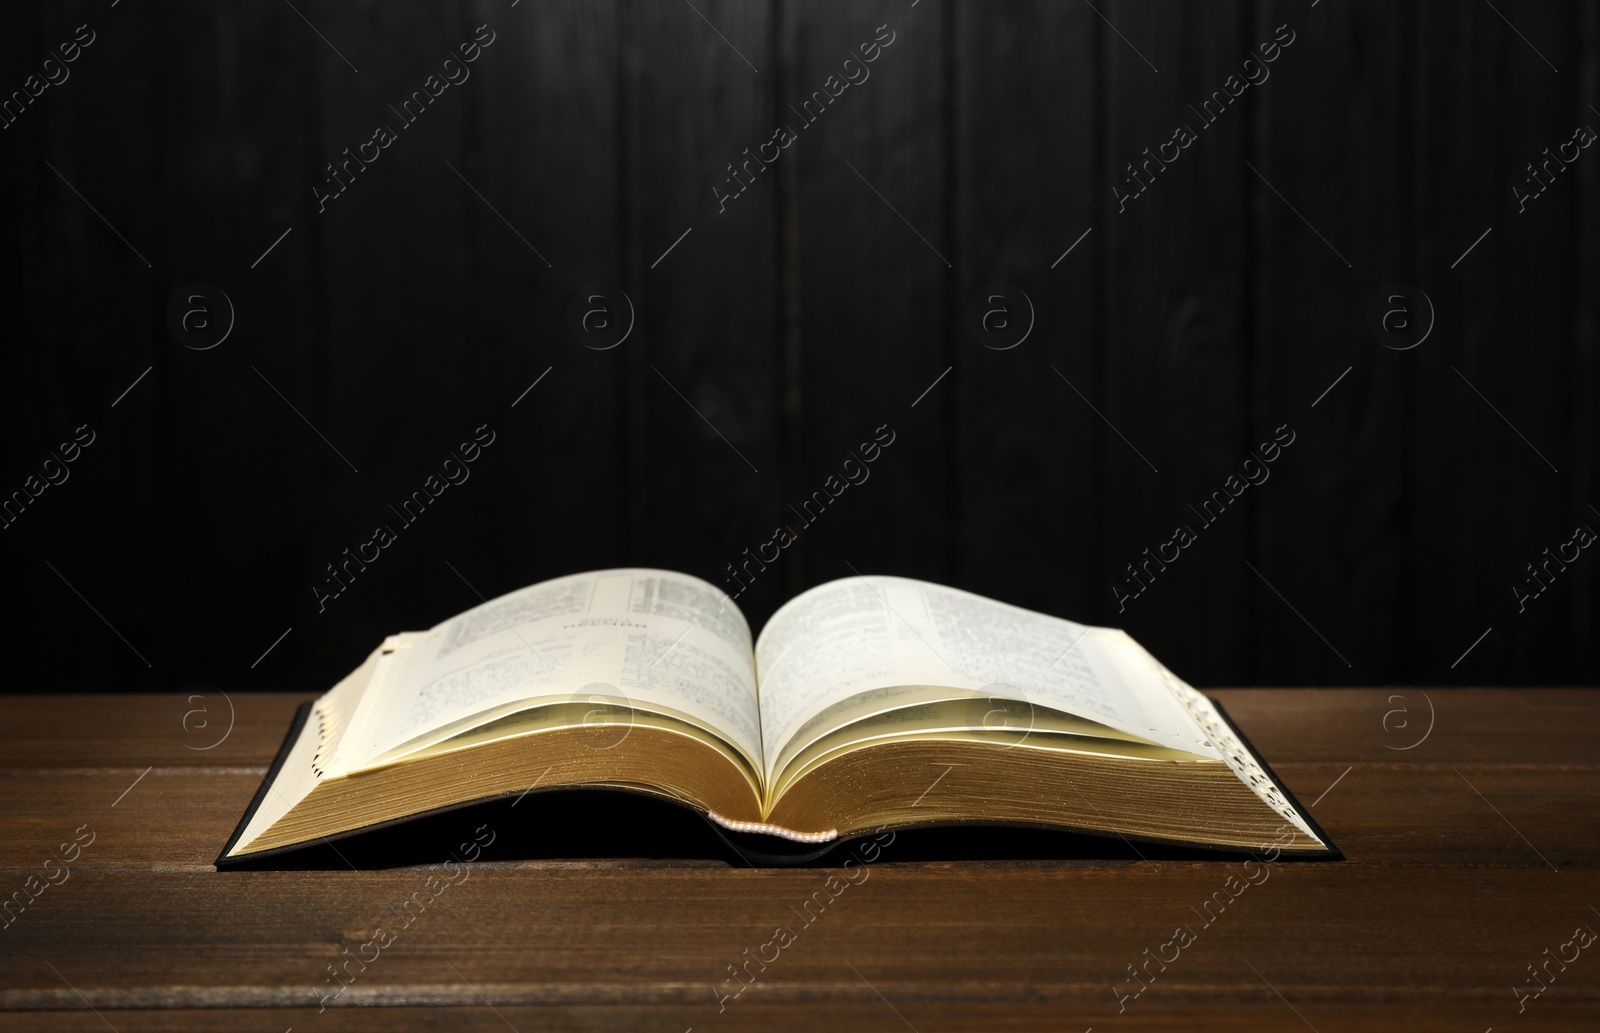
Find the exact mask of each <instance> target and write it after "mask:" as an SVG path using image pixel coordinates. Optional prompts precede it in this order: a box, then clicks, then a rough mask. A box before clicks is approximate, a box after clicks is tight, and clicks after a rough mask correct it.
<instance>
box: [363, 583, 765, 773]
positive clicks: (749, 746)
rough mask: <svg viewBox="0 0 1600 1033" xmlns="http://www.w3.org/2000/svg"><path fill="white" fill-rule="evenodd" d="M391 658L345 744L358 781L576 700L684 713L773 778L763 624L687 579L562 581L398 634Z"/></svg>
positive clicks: (366, 697)
mask: <svg viewBox="0 0 1600 1033" xmlns="http://www.w3.org/2000/svg"><path fill="white" fill-rule="evenodd" d="M391 647H392V650H393V651H392V652H390V653H388V654H387V656H386V657H385V660H386V661H387V662H386V663H384V664H381V665H380V667H379V674H378V676H377V677H376V678H375V679H374V683H375V684H374V690H373V691H369V692H367V693H365V694H364V695H363V698H362V700H361V703H360V705H359V706H358V708H357V710H356V713H355V714H354V715H353V716H352V718H351V720H350V727H349V728H348V729H347V730H346V732H345V734H344V735H343V736H341V739H340V743H339V750H338V756H337V763H338V764H339V765H340V767H341V768H343V769H344V770H350V769H352V768H355V767H359V766H360V765H361V764H363V763H366V762H368V761H371V760H373V759H374V758H377V757H379V756H380V755H382V754H384V753H385V752H386V751H389V750H392V749H393V748H395V747H396V746H399V745H401V744H404V743H407V742H411V741H413V740H417V739H419V738H422V737H426V736H427V735H429V734H430V733H439V732H440V731H441V730H446V729H448V726H451V725H452V724H455V723H457V722H460V721H462V720H464V719H472V718H474V717H475V716H476V715H480V714H483V715H488V714H489V713H490V712H492V711H495V710H497V708H499V709H504V708H507V707H516V706H519V705H522V704H525V703H530V702H535V701H543V702H549V701H552V700H554V701H560V700H571V699H581V700H584V701H587V700H590V699H601V700H615V699H620V700H623V701H626V702H627V703H628V704H630V705H632V706H636V707H639V708H643V709H649V708H651V707H652V706H655V707H660V708H664V709H666V710H668V711H670V712H672V713H674V714H680V715H683V716H684V717H686V718H687V719H689V720H690V721H691V722H693V723H696V724H699V725H701V726H703V727H705V728H707V729H708V730H710V731H712V732H713V733H714V734H716V735H719V736H721V737H722V738H724V739H726V740H727V741H728V743H729V744H730V745H732V746H734V747H735V748H736V749H738V750H739V751H740V752H741V753H742V754H744V755H745V756H746V758H747V759H748V760H749V761H750V762H751V764H752V766H754V767H755V768H756V770H758V771H759V770H761V762H762V754H761V731H760V725H759V717H758V712H757V706H756V687H755V672H754V670H753V668H752V664H751V647H750V629H749V626H748V625H747V624H746V623H745V620H744V616H743V614H741V613H740V612H739V610H738V608H737V607H736V606H734V604H733V602H732V600H730V599H729V598H728V597H727V595H726V593H724V592H722V591H721V590H720V589H718V588H716V587H714V586H713V585H711V584H709V583H707V582H705V581H701V580H700V579H699V578H694V577H690V576H689V575H687V574H676V573H673V572H671V571H665V570H646V569H625V570H605V571H596V572H593V573H588V574H575V575H572V576H570V577H564V578H558V579H556V580H554V581H546V582H542V583H540V584H537V585H532V586H530V587H528V588H524V589H520V590H518V591H515V592H511V593H508V594H506V595H503V596H500V597H499V598H497V599H491V600H489V601H487V602H485V603H483V604H482V605H480V606H477V607H474V608H473V609H471V610H468V611H467V612H465V613H462V614H460V615H458V616H456V617H452V618H450V619H449V620H447V621H445V622H443V623H442V624H439V625H437V626H436V627H434V628H432V629H430V630H428V631H425V632H410V633H407V634H404V635H398V636H392V637H391V639H390V640H389V641H388V642H387V643H386V644H385V648H386V649H389V648H391Z"/></svg>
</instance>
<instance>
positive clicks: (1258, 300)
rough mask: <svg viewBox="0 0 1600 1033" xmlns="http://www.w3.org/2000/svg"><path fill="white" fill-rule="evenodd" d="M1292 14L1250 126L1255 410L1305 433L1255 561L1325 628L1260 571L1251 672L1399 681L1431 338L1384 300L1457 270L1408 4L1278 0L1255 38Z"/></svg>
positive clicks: (1261, 417) (1264, 512) (1290, 455)
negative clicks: (1378, 314)
mask: <svg viewBox="0 0 1600 1033" xmlns="http://www.w3.org/2000/svg"><path fill="white" fill-rule="evenodd" d="M1281 25H1287V26H1289V28H1290V30H1291V31H1293V32H1294V33H1295V42H1294V43H1293V44H1292V45H1291V46H1290V47H1289V48H1286V49H1285V50H1283V52H1282V53H1281V54H1280V56H1279V57H1278V59H1277V60H1276V61H1275V62H1273V63H1272V64H1271V65H1270V66H1269V67H1270V70H1271V72H1272V75H1271V78H1270V79H1269V80H1268V81H1267V82H1266V83H1265V84H1264V86H1263V88H1262V90H1261V97H1260V106H1259V108H1258V110H1259V113H1260V116H1261V117H1260V120H1259V122H1258V125H1257V128H1256V132H1255V134H1254V138H1253V140H1252V141H1251V157H1250V161H1251V162H1252V163H1253V164H1254V165H1255V166H1256V167H1257V168H1258V169H1259V170H1260V172H1261V177H1265V178H1264V179H1263V178H1261V177H1257V176H1256V175H1254V174H1253V173H1251V172H1250V170H1249V169H1244V170H1243V174H1244V176H1246V177H1248V178H1249V180H1250V181H1251V191H1250V205H1251V226H1252V241H1253V244H1252V246H1253V248H1254V251H1255V254H1256V262H1255V266H1254V276H1253V293H1254V311H1253V313H1252V318H1253V320H1254V323H1255V327H1256V330H1255V339H1256V340H1257V341H1258V342H1259V346H1258V347H1257V349H1256V353H1255V370H1254V375H1253V381H1254V386H1255V392H1256V395H1255V402H1254V406H1253V412H1252V425H1253V426H1255V427H1256V428H1258V429H1259V431H1260V434H1261V436H1262V438H1261V439H1262V440H1270V433H1271V430H1272V429H1273V428H1275V427H1276V426H1278V425H1279V424H1283V423H1286V424H1288V425H1289V427H1290V428H1291V429H1292V430H1293V431H1294V433H1295V441H1294V444H1293V445H1292V446H1290V448H1288V449H1287V450H1285V452H1284V454H1283V455H1282V456H1281V457H1280V458H1279V459H1277V460H1276V461H1275V462H1274V463H1272V464H1271V469H1272V473H1271V478H1270V480H1269V481H1268V482H1267V483H1265V484H1264V485H1262V486H1261V488H1260V496H1259V508H1258V510H1257V512H1258V514H1259V518H1258V523H1257V534H1256V536H1255V539H1254V541H1253V543H1252V547H1251V550H1250V559H1251V562H1252V563H1254V564H1255V565H1256V566H1257V567H1258V568H1260V569H1261V570H1262V572H1263V573H1264V574H1266V575H1267V576H1268V577H1270V578H1272V580H1273V584H1274V585H1275V586H1276V587H1277V588H1278V589H1279V590H1281V591H1282V592H1283V593H1284V595H1285V596H1286V597H1287V598H1288V599H1290V600H1294V601H1295V605H1296V606H1298V607H1300V608H1301V609H1302V612H1303V613H1304V614H1305V616H1306V618H1307V619H1308V620H1310V621H1311V622H1312V623H1313V624H1314V626H1315V628H1316V629H1317V630H1316V632H1313V631H1312V630H1311V629H1308V628H1307V627H1306V625H1305V624H1304V623H1303V622H1302V621H1301V620H1300V619H1299V618H1298V617H1296V615H1295V614H1294V613H1293V612H1291V611H1290V610H1289V609H1288V608H1287V607H1286V606H1284V604H1283V603H1282V602H1281V601H1279V600H1278V599H1277V598H1275V597H1273V596H1272V595H1271V594H1270V591H1268V590H1267V589H1265V587H1264V586H1261V585H1260V584H1259V582H1258V584H1257V588H1258V589H1260V590H1261V591H1262V592H1264V593H1265V594H1264V595H1263V596H1261V597H1260V599H1259V603H1260V604H1261V609H1260V611H1259V613H1260V616H1259V622H1260V634H1259V637H1258V639H1257V644H1256V645H1257V648H1256V654H1255V655H1256V658H1257V659H1256V663H1255V667H1254V671H1253V672H1251V676H1252V677H1254V678H1256V679H1260V680H1263V681H1273V682H1278V683H1282V684H1301V683H1306V682H1314V681H1321V680H1324V679H1330V678H1341V679H1347V680H1349V681H1351V682H1352V683H1356V684H1361V683H1372V682H1383V681H1385V680H1390V679H1392V678H1393V672H1395V671H1396V670H1397V669H1398V668H1399V667H1400V666H1401V665H1402V664H1403V662H1404V659H1403V658H1404V654H1405V652H1406V650H1407V648H1408V646H1409V641H1408V639H1407V630H1406V629H1407V627H1408V624H1409V622H1410V620H1411V619H1412V615H1411V614H1410V613H1409V612H1408V608H1406V607H1404V606H1403V605H1402V600H1401V598H1400V596H1399V595H1398V594H1397V593H1396V592H1394V591H1393V588H1392V586H1393V585H1394V584H1395V583H1396V581H1397V580H1400V579H1403V578H1405V577H1406V576H1407V574H1406V573H1405V572H1406V570H1407V566H1408V564H1409V563H1410V562H1411V556H1412V550H1411V543H1410V541H1409V540H1408V539H1407V537H1406V534H1407V531H1406V526H1407V513H1408V508H1409V505H1410V497H1411V496H1410V494H1409V493H1408V490H1407V487H1406V484H1407V479H1406V475H1407V472H1408V471H1407V457H1406V449H1405V446H1404V442H1405V440H1406V435H1407V434H1408V433H1409V432H1411V430H1412V422H1411V420H1410V418H1409V415H1408V408H1407V405H1406V397H1407V394H1408V392H1409V388H1408V385H1407V380H1408V377H1409V376H1410V375H1411V374H1410V370H1411V369H1412V368H1413V367H1414V366H1415V364H1416V362H1417V359H1418V353H1417V352H1416V351H1394V350H1390V349H1388V348H1386V347H1384V346H1383V345H1381V344H1380V343H1379V342H1378V340H1377V339H1375V338H1374V337H1373V336H1372V334H1370V333H1369V332H1368V327H1367V305H1368V301H1369V299H1370V298H1371V297H1372V295H1374V294H1375V293H1377V292H1378V291H1379V290H1380V289H1381V288H1383V287H1384V286H1386V285H1387V284H1390V283H1393V282H1396V281H1400V282H1405V283H1410V284H1414V285H1416V286H1419V287H1422V288H1423V289H1424V290H1428V291H1431V292H1432V293H1434V294H1435V295H1437V293H1438V287H1437V286H1436V279H1437V275H1438V273H1439V272H1440V270H1437V269H1434V268H1432V267H1421V266H1419V265H1418V264H1417V261H1416V258H1417V256H1416V245H1415V241H1414V239H1413V236H1412V234H1411V233H1409V232H1408V222H1407V219H1408V213H1409V210H1410V209H1409V197H1408V194H1407V184H1408V182H1409V180H1410V175H1411V173H1410V170H1411V169H1412V167H1413V165H1412V162H1413V160H1414V157H1415V150H1414V140H1413V136H1412V134H1411V133H1410V132H1409V131H1408V128H1407V126H1408V121H1407V117H1408V98H1407V95H1406V92H1405V91H1406V89H1407V88H1408V86H1407V72H1406V69H1407V67H1408V58H1407V56H1406V55H1407V53H1408V48H1407V45H1406V44H1407V39H1408V36H1407V34H1406V33H1405V32H1404V30H1403V25H1404V20H1403V19H1400V18H1397V17H1396V16H1395V14H1394V13H1393V12H1391V11H1387V10H1380V9H1378V8H1375V7H1371V6H1362V5H1355V6H1348V5H1347V6H1343V7H1328V6H1319V7H1318V8H1317V9H1316V10H1309V9H1307V8H1305V7H1304V6H1302V5H1298V4H1273V5H1270V6H1267V7H1264V8H1263V9H1262V10H1261V11H1260V12H1258V14H1257V16H1256V18H1255V19H1254V22H1253V24H1252V27H1251V28H1252V31H1251V35H1250V39H1251V41H1252V43H1255V42H1257V41H1270V40H1272V39H1273V35H1274V32H1275V31H1276V30H1277V28H1278V27H1279V26H1281ZM1268 183H1270V184H1271V186H1268V185H1267V184H1268ZM1274 188H1276V189H1277V190H1281V191H1283V192H1284V194H1285V195H1286V196H1288V197H1290V198H1291V199H1293V202H1294V204H1295V206H1296V207H1297V208H1299V210H1300V211H1301V213H1303V214H1305V215H1306V216H1307V218H1308V219H1310V221H1311V222H1312V224H1313V226H1314V227H1315V228H1313V226H1308V225H1307V224H1306V222H1305V221H1302V220H1301V219H1300V218H1298V217H1297V216H1296V215H1295V213H1294V212H1293V211H1291V210H1290V209H1289V208H1288V207H1287V205H1286V204H1285V202H1284V201H1283V200H1282V199H1281V198H1279V197H1278V196H1277V195H1276V194H1274V192H1273V189H1274ZM1319 233H1320V234H1324V235H1326V238H1327V239H1326V240H1324V239H1323V238H1322V237H1321V236H1319ZM1336 252H1337V253H1336ZM1341 255H1342V256H1343V260H1341V258H1340V256H1341ZM1345 261H1348V262H1350V263H1351V264H1350V266H1348V267H1347V266H1346V265H1345ZM1444 337H1445V335H1444V334H1442V333H1440V334H1437V335H1436V336H1434V337H1433V338H1432V339H1431V340H1429V341H1426V342H1424V345H1423V347H1424V348H1430V347H1439V346H1440V344H1441V341H1442V340H1443V339H1444ZM1251 490H1252V491H1255V490H1256V489H1251ZM1251 576H1252V579H1253V580H1254V576H1253V575H1251ZM1319 633H1320V634H1322V635H1325V636H1326V637H1327V638H1328V640H1329V642H1330V643H1331V644H1332V647H1333V648H1332V649H1330V648H1329V646H1327V645H1325V644H1324V643H1323V642H1321V641H1318V639H1317V637H1316V636H1317V634H1319ZM1334 649H1337V651H1338V653H1339V654H1343V656H1344V657H1345V658H1346V659H1347V660H1348V662H1349V663H1350V665H1351V666H1349V667H1346V666H1345V665H1344V663H1342V662H1340V660H1339V656H1338V654H1336V653H1335V652H1334ZM1241 674H1243V672H1241Z"/></svg>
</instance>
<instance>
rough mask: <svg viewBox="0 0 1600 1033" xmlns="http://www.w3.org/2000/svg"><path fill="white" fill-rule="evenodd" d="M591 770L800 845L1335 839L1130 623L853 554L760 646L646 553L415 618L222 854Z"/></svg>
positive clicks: (1307, 846)
mask: <svg viewBox="0 0 1600 1033" xmlns="http://www.w3.org/2000/svg"><path fill="white" fill-rule="evenodd" d="M580 786H582V787H595V786H606V787H614V788H620V789H631V790H635V791H639V792H644V793H650V794H655V795H658V796H664V797H666V798H669V799H671V800H674V801H677V802H679V803H682V804H685V805H688V806H689V807H692V808H694V809H696V810H698V811H700V812H701V813H702V814H704V815H705V816H706V817H707V818H709V819H710V820H711V821H712V822H714V823H716V824H717V825H720V826H721V827H723V828H724V829H728V830H732V831H734V832H736V833H738V832H744V833H760V834H765V835H767V836H776V837H781V838H783V839H788V840H793V841H796V842H797V843H809V844H825V843H829V842H832V841H834V840H838V839H842V838H849V837H852V836H856V835H860V834H864V833H867V832H873V831H878V830H882V829H884V828H901V827H909V826H916V825H925V824H951V823H1005V824H1014V825H1039V826H1050V827H1060V828H1066V829H1074V830H1080V831H1087V832H1094V833H1100V834H1104V835H1120V836H1124V837H1128V838H1131V839H1142V840H1150V841H1163V842H1171V843H1182V844H1190V845H1206V846H1214V847H1225V848H1240V849H1249V848H1258V847H1261V846H1263V845H1265V844H1267V843H1269V842H1271V843H1273V844H1275V845H1276V846H1277V847H1278V848H1279V849H1280V850H1281V851H1282V852H1284V853H1291V854H1302V855H1324V856H1326V855H1330V854H1333V853H1335V852H1336V851H1334V850H1333V848H1332V846H1331V844H1330V843H1329V842H1327V840H1326V839H1325V837H1324V836H1323V835H1322V834H1321V832H1320V831H1319V830H1318V829H1317V827H1316V825H1315V823H1314V822H1312V821H1311V820H1310V819H1309V817H1307V816H1306V815H1305V814H1304V813H1303V811H1302V810H1301V809H1300V808H1299V807H1298V806H1297V805H1296V803H1295V802H1294V801H1293V800H1292V799H1291V798H1290V796H1289V795H1288V793H1287V792H1286V791H1284V790H1283V788H1282V787H1281V786H1280V785H1279V784H1278V783H1277V781H1276V779H1274V778H1273V777H1272V775H1271V774H1270V772H1269V771H1268V770H1267V769H1266V766H1265V765H1264V764H1263V763H1262V762H1261V761H1260V759H1259V758H1258V757H1256V756H1255V754H1254V753H1253V752H1252V751H1251V750H1250V748H1249V747H1248V746H1247V745H1246V743H1245V742H1244V741H1243V739H1242V738H1241V737H1240V736H1239V735H1238V734H1237V733H1236V731H1235V730H1234V729H1233V728H1232V726H1231V725H1230V724H1229V723H1228V722H1227V721H1226V720H1225V719H1224V718H1223V717H1222V715H1221V713H1220V712H1219V711H1218V709H1217V708H1216V706H1215V704H1213V703H1212V702H1211V701H1210V700H1209V699H1207V698H1206V697H1205V696H1203V695H1201V694H1200V693H1199V692H1197V691H1195V690H1194V689H1193V688H1191V687H1190V686H1188V685H1187V684H1185V683H1184V682H1183V681H1182V680H1180V679H1179V678H1178V677H1177V676H1175V675H1174V674H1173V673H1172V672H1171V671H1168V670H1167V669H1166V668H1165V667H1163V666H1162V665H1161V664H1160V663H1159V662H1157V661H1156V660H1155V658H1154V657H1152V656H1151V655H1150V654H1149V653H1147V652H1146V651H1145V650H1144V649H1142V648H1141V647H1140V646H1139V645H1138V644H1137V643H1136V642H1134V641H1133V639H1132V638H1130V637H1128V635H1127V634H1126V633H1125V632H1122V631H1118V630H1115V629H1112V628H1098V627H1089V626H1086V625H1081V624H1075V623H1073V622H1071V621H1066V620H1061V619H1058V618H1055V617H1049V616H1045V615H1043V614H1039V613H1034V612H1032V611H1029V610H1023V609H1020V608H1018V607H1015V606H1009V605H1007V604H1005V603H1000V602H995V601H993V600H990V599H985V598H983V597H981V596H977V595H973V594H971V593H969V592H963V591H958V590H956V589H952V588H945V587H942V586H940V585H935V584H930V583H927V582H923V581H913V580H909V579H906V578H899V577H852V578H848V579H845V580H841V581H833V582H830V583H828V584H824V585H821V586H819V587H816V588H813V589H811V590H809V591H807V592H805V593H803V594H801V595H800V596H798V597H796V598H795V599H793V600H791V601H790V602H789V603H788V604H787V605H785V606H784V607H783V608H782V609H780V610H779V611H778V612H777V613H776V614H775V615H774V616H773V617H772V619H771V620H770V621H769V622H768V623H767V625H766V627H765V628H764V629H763V630H762V632H761V636H760V638H759V639H757V640H756V641H755V642H754V643H753V644H752V642H751V635H750V629H749V626H748V625H747V624H746V622H745V619H744V617H743V615H742V614H741V613H740V612H739V610H738V608H737V607H736V606H735V605H734V603H733V601H732V600H731V599H730V598H729V597H728V596H727V594H726V593H724V592H723V591H721V590H720V589H718V588H716V587H715V586H713V585H711V584H709V583H707V582H705V581H701V580H700V579H698V578H694V577H690V576H689V575H686V574H678V573H673V572H671V571H665V570H645V569H627V570H604V571H597V572H594V573H587V574H576V575H573V576H570V577H563V578H558V579H556V580H553V581H545V582H542V583H540V584H537V585H533V586H531V587H529V588H524V589H521V590H520V591H516V592H511V593H509V594H507V595H503V596H501V597H499V598H498V599H494V600H491V601H488V602H485V603H484V604H483V605H481V606H478V607H475V608H474V609H471V610H468V611H467V612H466V613H463V614H460V615H459V616H456V617H452V618H451V619H449V620H447V621H445V622H444V623H442V624H439V625H438V626H437V627H434V628H432V629H430V630H428V631H421V632H407V633H404V634H399V635H393V636H390V637H389V638H388V639H386V640H385V641H384V642H383V644H382V645H381V646H380V647H379V648H378V649H377V650H375V651H374V652H373V653H372V655H371V656H369V657H368V658H367V660H366V662H365V663H363V664H362V665H361V666H360V667H359V668H357V669H356V670H355V671H354V672H353V673H352V674H350V675H349V676H348V677H346V678H345V679H344V680H343V681H341V682H340V683H339V684H338V685H336V686H335V687H334V688H333V689H332V690H330V691H329V692H328V693H327V694H326V695H324V696H322V698H321V699H319V700H317V701H316V703H314V704H312V705H311V707H310V713H309V716H308V717H307V718H306V719H305V720H304V721H303V722H302V724H301V727H300V728H299V729H298V732H293V733H291V735H290V737H289V740H288V741H287V742H286V743H285V744H284V751H283V753H282V754H280V756H279V758H278V762H277V763H276V764H275V766H274V768H273V770H272V771H271V772H269V774H268V776H267V779H266V782H265V783H264V784H263V786H262V789H261V791H260V792H259V793H258V794H257V796H256V800H255V802H254V803H253V804H252V806H251V809H250V810H249V811H248V812H247V813H246V814H245V816H244V819H243V820H242V821H241V822H240V824H239V828H238V830H237V831H236V832H235V833H234V836H233V839H232V841H231V842H230V843H229V844H228V846H227V847H226V849H225V850H224V852H223V854H222V856H221V857H220V858H218V865H219V866H226V865H227V864H228V863H229V862H232V861H240V860H243V859H246V858H250V857H255V856H260V855H263V854H265V853H268V852H273V851H278V850H283V849H286V848H292V847H297V846H304V845H308V844H310V843H313V842H316V841H319V840H321V839H325V838H329V837H337V836H340V835H343V834H348V833H352V832H356V831H359V830H362V829H366V828H370V827H373V826H377V825H381V824H385V823H389V822H394V821H397V820H400V819H403V818H407V817H413V816H416V815H420V814H424V813H428V812H432V811H437V810H441V809H444V808H449V807H455V806H460V805H463V804H467V803H470V802H473V801H478V800H483V799H487V798H491V797H496V796H512V795H518V794H523V793H527V792H545V791H549V790H554V789H560V788H571V787H580ZM764 842H765V841H764Z"/></svg>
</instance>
